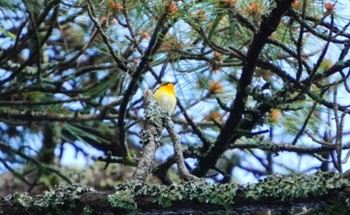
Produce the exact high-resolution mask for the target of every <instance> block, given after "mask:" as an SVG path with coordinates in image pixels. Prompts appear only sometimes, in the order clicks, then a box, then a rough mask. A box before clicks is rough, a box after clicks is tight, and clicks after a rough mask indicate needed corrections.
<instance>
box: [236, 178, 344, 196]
mask: <svg viewBox="0 0 350 215" xmlns="http://www.w3.org/2000/svg"><path fill="white" fill-rule="evenodd" d="M348 183H349V181H348V180H347V179H343V178H342V176H341V175H340V174H335V173H332V172H326V173H324V172H319V173H317V174H315V175H301V174H300V175H290V176H281V175H273V176H270V177H268V178H266V179H263V180H261V181H259V183H257V184H252V185H248V186H246V187H245V188H244V189H243V192H244V194H245V196H246V197H247V198H251V199H253V200H258V199H262V198H273V199H281V200H282V201H292V200H294V199H303V198H308V197H318V196H322V195H325V194H327V193H329V192H330V191H331V190H334V189H340V188H342V187H344V186H345V185H347V184H348Z"/></svg>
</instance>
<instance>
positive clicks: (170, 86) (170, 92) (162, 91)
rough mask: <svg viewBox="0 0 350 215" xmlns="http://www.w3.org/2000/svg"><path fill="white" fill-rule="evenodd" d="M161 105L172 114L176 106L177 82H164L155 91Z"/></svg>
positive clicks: (154, 96)
mask: <svg viewBox="0 0 350 215" xmlns="http://www.w3.org/2000/svg"><path fill="white" fill-rule="evenodd" d="M153 98H154V99H155V100H156V101H157V103H158V105H159V107H160V108H161V109H162V110H163V111H164V112H166V113H168V114H169V116H171V114H172V113H173V112H174V110H175V107H176V94H175V83H172V82H163V83H162V84H161V85H160V86H159V88H158V89H157V90H156V91H155V92H154V93H153Z"/></svg>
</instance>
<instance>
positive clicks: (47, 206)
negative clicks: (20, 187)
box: [4, 184, 94, 214]
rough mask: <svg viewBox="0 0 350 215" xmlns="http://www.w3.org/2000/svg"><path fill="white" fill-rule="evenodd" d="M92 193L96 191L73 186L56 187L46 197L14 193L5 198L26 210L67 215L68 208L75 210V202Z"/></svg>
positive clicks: (46, 193) (47, 192)
mask: <svg viewBox="0 0 350 215" xmlns="http://www.w3.org/2000/svg"><path fill="white" fill-rule="evenodd" d="M91 191H94V189H93V188H90V187H85V186H80V185H76V184H73V185H69V186H56V187H55V188H54V189H51V190H50V191H46V192H45V194H44V195H37V196H31V195H30V194H28V193H14V194H10V195H8V196H6V197H4V200H5V201H13V202H17V203H19V204H20V205H22V206H23V207H25V208H31V207H35V208H38V209H39V210H41V211H48V210H50V211H51V212H53V213H56V214H61V212H62V214H67V213H68V212H67V208H68V209H73V208H75V202H76V200H77V199H79V196H80V195H81V194H82V193H84V192H91ZM62 209H63V211H62ZM64 211H65V212H64Z"/></svg>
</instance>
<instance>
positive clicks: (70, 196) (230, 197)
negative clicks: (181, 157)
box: [0, 173, 350, 214]
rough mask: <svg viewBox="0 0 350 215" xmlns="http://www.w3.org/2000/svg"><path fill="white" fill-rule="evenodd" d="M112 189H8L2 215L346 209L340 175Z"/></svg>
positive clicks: (0, 202)
mask: <svg viewBox="0 0 350 215" xmlns="http://www.w3.org/2000/svg"><path fill="white" fill-rule="evenodd" d="M115 189H116V190H114V191H103V192H102V191H95V190H94V189H93V188H89V187H82V186H80V185H70V186H67V187H57V188H55V189H54V190H50V191H48V192H46V193H45V194H44V195H37V196H31V195H29V194H28V193H16V194H10V195H8V196H6V197H3V198H1V199H0V208H1V210H2V212H3V213H4V214H29V213H30V214H46V213H54V214H57V213H58V212H59V211H62V210H64V211H65V212H66V213H68V210H69V212H70V213H72V214H81V213H83V212H85V213H86V212H87V211H90V213H92V212H93V214H107V213H108V214H125V213H126V212H127V213H157V214H158V213H159V214H160V213H186V214H187V213H194V214H198V213H205V214H206V213H208V212H211V213H215V214H219V212H220V211H221V212H222V210H225V212H226V213H227V212H229V213H230V212H236V213H242V212H247V208H249V211H250V212H257V211H260V212H261V211H262V210H270V211H271V212H273V213H278V212H281V211H284V212H286V211H292V210H293V211H294V212H295V211H296V210H297V211H301V210H302V209H303V210H305V209H306V210H314V211H317V212H324V211H325V210H327V208H331V207H333V208H334V206H335V205H337V207H340V206H341V207H342V210H344V211H347V210H349V206H348V204H346V202H347V201H349V198H350V190H349V189H350V182H349V180H348V179H347V178H343V177H342V175H340V174H334V173H317V174H315V175H291V176H279V175H276V176H270V177H268V178H266V179H264V180H261V181H260V182H259V183H257V184H251V185H248V186H241V185H237V184H221V185H211V184H206V183H204V182H187V183H184V184H182V185H172V186H164V185H151V184H146V183H142V182H137V181H133V182H130V181H129V182H124V183H121V184H118V185H117V186H116V188H115Z"/></svg>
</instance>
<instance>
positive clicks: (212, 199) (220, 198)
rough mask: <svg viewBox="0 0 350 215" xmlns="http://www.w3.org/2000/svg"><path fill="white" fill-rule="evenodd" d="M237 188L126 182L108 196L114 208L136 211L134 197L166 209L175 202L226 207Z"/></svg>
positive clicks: (230, 186) (231, 185) (195, 183)
mask: <svg viewBox="0 0 350 215" xmlns="http://www.w3.org/2000/svg"><path fill="white" fill-rule="evenodd" d="M237 190H238V186H237V185H235V184H218V185H211V184H208V183H205V182H203V181H196V182H186V183H184V184H181V185H171V186H164V185H155V184H146V183H143V182H139V181H128V182H124V183H121V184H119V185H117V186H116V192H115V193H114V194H112V195H109V196H108V200H109V202H110V203H111V204H112V206H114V207H119V208H122V209H125V210H130V209H133V210H136V209H137V205H136V202H135V201H134V199H135V197H136V196H145V197H148V198H151V201H152V202H153V203H156V204H158V205H159V206H161V207H163V208H166V207H170V206H171V205H172V204H173V203H174V202H177V201H198V202H200V203H207V204H213V205H217V206H220V207H226V206H228V205H232V204H233V198H234V197H235V194H236V191H237Z"/></svg>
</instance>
